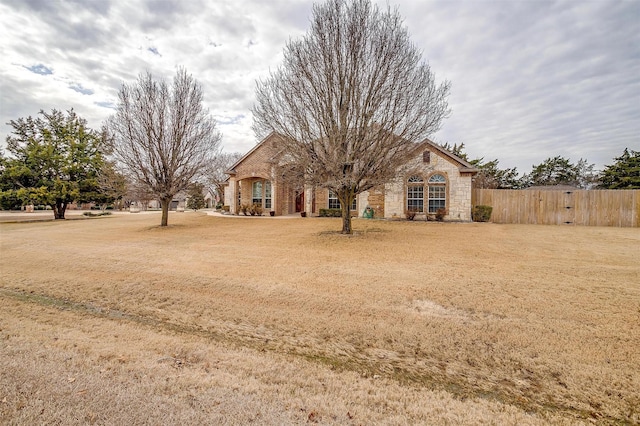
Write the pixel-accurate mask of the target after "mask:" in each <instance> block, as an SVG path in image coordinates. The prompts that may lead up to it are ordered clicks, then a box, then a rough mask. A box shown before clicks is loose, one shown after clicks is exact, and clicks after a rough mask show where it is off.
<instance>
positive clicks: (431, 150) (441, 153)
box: [414, 139, 478, 174]
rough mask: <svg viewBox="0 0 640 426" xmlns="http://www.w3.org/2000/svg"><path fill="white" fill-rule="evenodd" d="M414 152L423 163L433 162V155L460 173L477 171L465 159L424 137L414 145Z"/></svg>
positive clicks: (474, 172)
mask: <svg viewBox="0 0 640 426" xmlns="http://www.w3.org/2000/svg"><path fill="white" fill-rule="evenodd" d="M414 152H415V156H416V157H417V156H419V157H420V161H421V162H423V163H425V164H428V163H433V162H435V159H434V155H435V156H437V157H438V158H441V159H443V160H445V161H447V162H449V163H451V164H452V165H453V166H455V167H456V168H457V169H458V171H459V172H460V174H476V173H477V172H478V169H476V168H475V167H474V166H472V165H471V164H469V163H468V162H467V161H465V160H463V159H462V158H460V157H458V156H456V155H454V154H452V153H450V152H449V151H447V150H446V149H444V148H442V147H441V146H439V145H437V144H435V143H434V142H432V141H431V140H429V139H425V140H424V141H422V143H420V144H419V145H418V146H417V147H416V149H415V151H414Z"/></svg>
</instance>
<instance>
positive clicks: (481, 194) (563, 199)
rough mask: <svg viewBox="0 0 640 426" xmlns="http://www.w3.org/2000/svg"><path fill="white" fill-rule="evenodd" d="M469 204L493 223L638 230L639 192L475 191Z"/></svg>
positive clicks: (639, 216) (639, 217)
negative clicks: (487, 209) (487, 212)
mask: <svg viewBox="0 0 640 426" xmlns="http://www.w3.org/2000/svg"><path fill="white" fill-rule="evenodd" d="M472 203H473V205H474V206H477V205H487V206H491V207H493V212H492V213H491V222H494V223H527V224H538V225H589V226H625V227H638V226H640V190H589V191H587V190H577V191H573V190H524V189H523V190H510V189H474V190H473V197H472Z"/></svg>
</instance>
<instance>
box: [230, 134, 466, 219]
mask: <svg viewBox="0 0 640 426" xmlns="http://www.w3.org/2000/svg"><path fill="white" fill-rule="evenodd" d="M278 141H279V138H278V136H277V135H276V134H271V135H269V136H267V137H266V138H265V139H263V140H262V141H260V142H259V143H258V144H257V145H256V146H255V147H253V149H251V150H250V151H249V152H247V153H246V154H245V155H244V156H243V157H242V158H240V160H238V161H237V162H236V163H235V164H234V165H233V166H232V167H231V168H230V170H228V171H227V174H228V175H229V180H228V185H227V186H226V187H225V193H224V203H225V205H228V206H229V211H230V212H231V213H233V214H238V213H239V212H240V207H241V206H242V205H252V204H258V205H260V206H262V208H263V209H264V210H265V211H273V212H274V214H275V215H287V214H293V213H297V212H307V214H310V215H318V213H319V212H320V209H327V208H338V209H339V208H340V203H339V201H338V199H337V197H336V196H335V194H333V193H331V192H330V191H329V190H327V189H325V188H312V187H308V186H306V187H303V186H301V185H299V184H298V185H297V184H295V183H293V182H286V181H285V180H284V178H282V174H281V173H279V172H278V170H279V166H280V165H281V164H282V162H283V161H284V157H285V156H284V153H283V152H282V150H280V149H279V147H278V146H279V144H278ZM403 169H404V170H405V171H403V172H401V173H399V174H398V176H397V177H396V178H395V179H394V180H393V181H391V182H389V183H387V184H386V185H384V187H380V188H377V189H375V190H370V191H366V192H363V193H361V194H359V195H358V196H357V197H356V200H355V202H354V205H353V206H351V207H352V210H353V211H354V212H357V214H358V216H362V215H363V213H364V210H365V209H366V208H367V207H370V208H372V209H373V210H374V213H375V217H377V218H380V217H384V218H395V217H405V215H406V213H407V212H409V211H414V212H416V214H417V216H416V217H420V216H422V217H424V216H426V215H427V214H435V213H436V210H438V209H440V208H444V209H446V212H447V214H446V216H445V220H460V221H470V220H471V178H472V176H473V175H474V174H476V173H477V169H475V168H474V167H473V166H472V165H471V164H469V163H467V162H466V161H464V160H462V159H460V158H458V157H457V156H455V155H453V154H451V153H450V152H448V151H446V150H444V149H443V148H441V147H440V146H438V145H436V144H435V143H433V142H431V141H430V140H428V139H425V140H424V141H423V142H422V143H420V144H418V145H417V146H416V148H415V156H414V157H413V159H412V160H410V161H409V162H408V164H407V165H406V167H404V168H403Z"/></svg>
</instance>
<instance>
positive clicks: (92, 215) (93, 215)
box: [82, 212, 111, 217]
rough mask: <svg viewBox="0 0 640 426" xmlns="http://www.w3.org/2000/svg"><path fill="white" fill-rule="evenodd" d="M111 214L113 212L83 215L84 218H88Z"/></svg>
mask: <svg viewBox="0 0 640 426" xmlns="http://www.w3.org/2000/svg"><path fill="white" fill-rule="evenodd" d="M110 214H111V212H100V213H94V212H84V213H82V215H83V216H87V217H97V216H109V215H110Z"/></svg>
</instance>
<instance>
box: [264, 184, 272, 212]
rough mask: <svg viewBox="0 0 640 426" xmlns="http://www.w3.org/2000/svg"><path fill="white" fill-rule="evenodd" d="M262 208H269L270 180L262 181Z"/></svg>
mask: <svg viewBox="0 0 640 426" xmlns="http://www.w3.org/2000/svg"><path fill="white" fill-rule="evenodd" d="M264 208H265V209H270V208H271V181H268V180H267V181H265V182H264Z"/></svg>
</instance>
